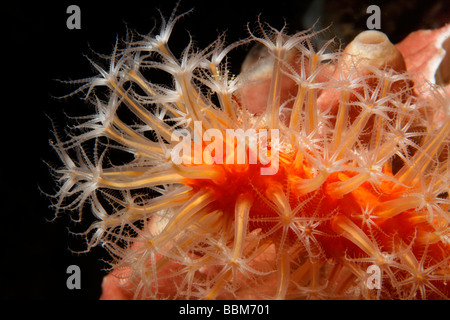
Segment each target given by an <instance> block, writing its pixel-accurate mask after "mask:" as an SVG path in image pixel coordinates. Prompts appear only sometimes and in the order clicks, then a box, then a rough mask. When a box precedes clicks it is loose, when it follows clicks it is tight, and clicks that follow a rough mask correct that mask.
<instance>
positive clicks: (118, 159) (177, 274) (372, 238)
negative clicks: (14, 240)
mask: <svg viewBox="0 0 450 320" xmlns="http://www.w3.org/2000/svg"><path fill="white" fill-rule="evenodd" d="M178 19H180V16H178V17H175V16H172V17H171V18H170V19H169V20H167V21H166V20H163V22H162V24H161V28H160V32H159V34H156V35H148V36H144V37H142V38H141V39H139V40H137V41H134V42H128V43H127V44H126V46H125V47H124V48H118V47H117V46H116V49H115V50H114V52H113V54H112V56H111V58H110V59H109V67H107V68H103V67H102V66H100V64H99V63H97V62H92V64H93V66H94V67H95V69H96V70H97V71H98V75H97V76H95V77H92V78H89V79H86V80H81V81H79V82H78V83H80V84H81V86H80V89H79V90H78V91H77V92H85V93H86V96H87V97H88V99H90V101H92V103H93V105H94V106H95V113H93V114H92V115H90V116H86V117H81V118H80V119H79V121H78V122H77V123H76V124H75V125H74V126H73V127H72V128H71V129H70V135H69V137H68V138H67V139H62V138H61V137H60V135H58V134H55V139H54V140H53V145H54V147H55V149H56V151H57V152H58V154H59V156H60V158H61V160H62V163H63V166H61V167H59V168H55V169H54V173H55V176H56V178H57V181H58V183H59V185H60V188H59V191H58V192H57V193H56V195H55V196H54V197H55V201H54V207H55V209H56V211H57V213H58V214H60V213H61V212H64V211H68V210H76V211H80V212H83V211H90V212H91V213H92V215H93V216H94V218H95V221H94V222H93V223H92V224H91V225H90V226H89V227H88V228H87V230H86V233H85V234H86V239H87V247H88V248H87V249H88V250H89V249H91V248H92V247H94V246H98V245H100V246H102V247H104V248H105V249H106V250H107V251H108V252H109V254H110V255H111V261H110V263H111V269H112V270H111V273H110V274H109V275H108V276H106V277H105V280H104V283H103V290H104V291H103V298H137V299H167V298H168V299H306V298H312V299H319V298H321V299H448V298H449V297H450V285H448V280H450V267H449V265H450V241H449V236H450V233H449V230H450V229H449V224H450V213H449V207H450V200H449V191H450V190H449V185H450V183H449V181H450V174H449V172H450V171H449V169H450V160H449V149H450V138H449V137H450V99H449V97H448V95H447V93H446V92H445V91H444V90H442V89H441V88H440V87H439V86H435V85H431V84H430V85H428V84H427V85H422V86H420V87H419V86H415V84H414V81H413V79H412V78H411V77H410V75H409V74H408V73H407V72H406V71H405V65H404V62H403V60H402V57H401V54H400V53H399V52H397V51H396V50H395V47H394V46H393V45H392V44H391V43H390V42H389V40H388V39H387V37H386V36H385V35H384V34H382V33H380V32H376V31H370V32H369V33H365V34H363V35H360V37H359V38H358V37H357V39H355V41H356V42H354V43H353V44H352V46H349V47H348V49H346V50H345V51H342V52H341V51H339V52H329V50H328V47H329V46H330V45H331V41H329V42H327V43H326V44H325V45H324V47H322V48H315V46H314V45H313V41H312V40H313V38H314V37H315V36H317V34H316V32H312V31H304V32H299V33H296V34H293V35H288V34H287V33H286V32H285V30H284V29H282V30H277V29H274V28H272V27H270V26H266V25H263V24H262V23H259V24H258V26H259V28H258V29H257V31H250V30H249V34H250V36H249V38H247V39H245V40H241V41H238V42H236V43H233V44H231V45H228V46H227V45H226V44H225V43H224V40H223V38H222V37H220V38H219V39H218V40H217V41H215V42H214V43H212V44H211V45H210V46H208V47H207V48H205V49H202V50H199V49H197V48H195V47H194V45H193V44H192V43H191V42H190V43H189V45H188V46H187V47H186V49H185V50H184V51H183V52H182V53H181V55H180V56H179V57H178V56H175V55H174V54H173V53H172V51H171V49H170V48H169V44H168V41H169V37H170V35H171V32H172V29H173V27H174V25H175V23H176V22H177V20H178ZM247 43H257V44H258V46H257V47H258V48H259V49H257V50H258V52H259V53H257V57H259V58H255V56H253V61H252V60H246V62H245V63H244V67H243V71H242V73H241V74H239V75H232V74H231V72H230V71H229V66H228V63H229V61H227V55H228V53H229V52H230V51H231V50H234V49H235V48H236V47H238V46H240V45H242V44H247ZM361 46H362V47H363V49H361ZM367 48H369V49H367ZM364 50H365V51H364ZM377 50H378V51H377ZM162 73H164V74H165V75H167V76H169V78H170V79H171V80H170V81H169V83H158V82H157V81H158V80H157V79H156V80H152V77H153V75H154V74H158V75H160V74H162ZM421 92H426V93H428V94H426V95H423V94H421ZM175 133H176V134H175ZM231 133H234V135H231ZM230 135H231V139H227V138H230ZM261 150H262V152H261ZM177 156H179V157H178V158H177ZM176 158H177V159H176ZM372 270H374V273H372ZM373 276H378V278H377V279H375V280H377V281H375V282H374V281H373V280H374V278H373Z"/></svg>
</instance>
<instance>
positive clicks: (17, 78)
mask: <svg viewBox="0 0 450 320" xmlns="http://www.w3.org/2000/svg"><path fill="white" fill-rule="evenodd" d="M311 2H312V1H311V0H308V1H242V0H241V1H237V0H228V1H204V0H202V1H181V4H180V5H179V8H178V12H179V13H182V12H185V11H187V10H189V9H191V8H195V10H194V11H193V12H192V13H191V14H189V15H188V16H186V17H185V18H183V19H182V20H181V21H180V23H178V24H177V25H176V27H175V31H174V35H173V39H174V40H173V45H174V46H175V47H177V46H179V48H180V49H181V48H183V46H184V45H185V44H187V41H188V32H189V34H190V35H192V37H193V39H194V40H195V41H196V43H197V45H198V46H199V47H201V48H202V47H205V46H206V45H208V44H209V43H211V42H212V41H214V40H215V38H216V37H217V35H218V34H219V33H222V32H223V31H226V34H227V40H228V42H229V43H230V42H232V41H235V40H238V39H240V38H244V37H246V36H247V35H248V33H247V31H246V24H247V22H250V23H251V26H255V23H254V22H255V21H256V20H257V17H258V14H261V17H260V19H261V21H265V22H268V23H270V24H271V25H272V26H274V27H276V28H281V27H282V26H283V24H284V22H287V24H288V27H289V30H290V31H291V32H294V31H296V30H301V29H304V28H305V27H306V24H307V23H306V22H305V20H304V19H303V17H304V14H305V12H307V8H308V7H309V4H310V3H311ZM340 3H341V5H340V6H341V7H340V8H342V10H343V11H344V14H343V15H341V21H340V22H334V23H335V25H334V26H332V29H331V31H330V33H329V34H330V37H332V36H333V34H332V33H333V32H335V31H336V32H335V33H337V34H338V36H339V37H340V39H341V41H342V42H343V43H345V41H346V39H347V38H348V37H349V36H348V34H339V31H340V30H344V29H345V30H348V28H347V29H346V28H341V29H340V27H342V26H344V27H345V26H347V25H349V26H351V28H350V30H351V31H352V32H353V33H354V34H357V33H358V31H360V30H364V29H365V27H366V26H365V22H366V19H367V17H368V15H367V14H366V13H365V8H367V5H368V4H372V3H377V1H370V2H368V3H367V4H364V3H363V4H361V3H362V1H350V0H349V1H341V2H340ZM355 3H358V5H357V6H356V5H355ZM385 3H387V2H378V4H379V5H380V7H381V11H382V31H385V32H386V33H388V31H389V33H388V35H389V37H390V38H391V40H392V42H394V43H395V42H398V41H400V40H401V39H402V38H403V37H405V36H406V35H407V34H408V33H409V32H411V31H414V30H416V29H419V28H423V27H437V26H439V25H440V24H441V22H440V21H441V20H442V19H444V20H445V19H447V21H448V17H449V15H448V10H449V8H448V1H447V2H446V1H431V0H430V1H413V0H410V1H398V4H397V6H394V7H392V6H390V7H388V6H387V4H386V5H385ZM391 3H392V1H391ZM405 3H409V5H406V4H405ZM411 3H413V5H412V7H411V5H410V4H411ZM445 3H446V4H447V5H445ZM71 4H77V5H79V7H80V9H81V30H69V29H67V27H66V19H67V18H68V16H69V15H68V14H67V13H66V8H67V7H68V6H69V5H71ZM442 4H444V5H442ZM175 5H176V1H172V0H164V1H163V0H159V1H152V0H147V1H120V0H119V1H95V2H94V1H90V2H83V1H73V2H72V1H70V2H69V1H57V2H51V4H50V3H42V2H33V3H17V2H16V3H13V4H8V5H7V7H6V9H5V10H4V13H3V22H4V23H5V22H6V23H5V26H4V27H3V33H2V34H3V39H2V40H3V41H2V51H3V52H4V53H5V52H6V57H3V58H2V59H1V63H2V73H1V77H2V80H3V81H2V84H1V86H2V90H1V91H0V92H1V99H2V100H1V101H2V102H1V118H0V119H1V122H0V123H1V126H0V128H1V130H2V132H1V138H2V140H1V143H2V148H1V150H2V151H1V152H2V153H1V158H2V163H3V165H2V167H1V171H0V174H1V181H2V191H1V198H0V200H1V202H0V206H1V209H0V214H1V218H0V228H1V232H0V235H1V250H2V251H1V255H2V258H1V264H0V265H1V268H2V270H1V276H2V278H3V279H2V280H3V281H2V289H3V290H1V297H2V298H6V299H45V300H49V299H98V297H99V296H100V293H101V280H102V277H103V276H104V275H105V272H104V271H102V268H104V267H105V266H106V265H105V264H103V263H102V262H101V261H100V259H101V258H102V257H103V250H102V249H95V250H94V251H93V252H91V253H89V254H81V255H79V254H74V253H73V252H72V251H71V250H70V249H75V250H76V249H78V248H79V247H80V246H79V244H80V242H81V240H80V239H78V238H76V237H74V236H72V235H70V233H69V232H68V228H69V229H71V230H79V229H78V227H77V226H76V225H75V224H74V223H73V222H71V221H70V219H69V218H68V217H67V216H62V217H61V218H58V219H57V220H56V221H55V222H48V221H46V218H47V219H49V218H52V217H53V213H52V210H51V209H49V205H50V201H49V199H48V198H47V197H46V196H45V195H43V194H42V193H41V192H40V191H39V189H40V188H41V189H43V190H44V191H46V192H49V193H52V192H54V189H55V184H54V183H53V182H52V178H51V176H50V173H49V169H48V167H47V165H46V164H45V163H44V161H46V162H49V163H52V164H56V165H57V164H58V159H57V157H56V155H55V153H54V152H53V151H52V149H51V148H50V147H49V144H48V140H49V139H50V138H51V137H52V134H51V123H50V121H49V119H48V117H50V118H52V119H54V120H55V123H56V124H57V126H58V127H59V128H60V129H61V130H63V128H64V126H65V125H66V124H67V120H66V118H65V117H64V112H66V113H68V114H69V115H77V114H89V113H90V112H91V111H92V109H90V108H89V106H88V105H87V104H86V103H85V102H84V101H82V100H81V99H80V97H79V96H78V97H73V98H70V99H64V100H61V99H55V98H53V96H61V95H64V94H67V93H70V92H71V91H72V90H74V89H75V88H76V87H74V86H70V85H67V84H62V83H59V82H57V81H55V79H62V80H69V79H79V78H84V77H89V76H92V75H95V72H94V71H93V70H92V68H91V66H90V64H89V62H88V61H87V59H86V57H84V55H88V56H90V57H93V56H94V55H93V54H92V52H91V49H92V50H95V51H96V52H99V53H102V54H109V53H110V52H111V51H112V48H113V45H114V43H115V41H116V37H118V38H119V39H120V38H123V37H125V35H126V26H128V28H130V29H132V30H136V31H137V32H139V33H142V34H146V33H148V32H149V31H150V30H151V28H152V26H153V25H154V24H155V21H156V22H158V21H160V15H159V13H158V11H157V10H156V8H159V9H161V11H162V13H163V15H164V16H165V17H168V16H170V14H171V12H172V10H173V8H174V7H175ZM439 5H440V6H439ZM436 6H437V7H438V8H441V10H437V12H430V11H432V8H434V7H436ZM338 7H339V6H338ZM335 8H336V1H325V0H324V1H323V7H322V11H321V12H322V14H324V16H325V15H327V14H328V16H330V13H331V12H330V11H332V10H335ZM386 8H389V9H386ZM392 8H394V9H392ZM430 8H431V9H430ZM442 8H443V9H442ZM425 9H429V10H428V11H427V10H425ZM443 14H444V18H442V15H443ZM430 15H431V17H438V18H439V19H437V18H436V19H430ZM433 15H434V16H433ZM327 19H330V17H328V18H327ZM327 19H325V18H323V19H322V20H321V23H322V24H323V25H324V26H327V25H328V24H329V21H327ZM430 21H431V22H430ZM157 26H159V25H158V24H157ZM384 26H385V28H387V29H389V30H384ZM347 33H348V32H347ZM243 57H244V55H243V53H239V52H238V54H237V55H236V57H234V58H233V59H235V60H233V61H231V63H233V65H234V67H233V72H234V73H237V72H239V64H240V63H241V61H242V59H243ZM71 264H75V265H78V266H79V267H80V269H81V279H82V280H81V289H80V290H68V289H67V287H66V279H67V277H68V274H66V269H67V267H68V266H69V265H71Z"/></svg>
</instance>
